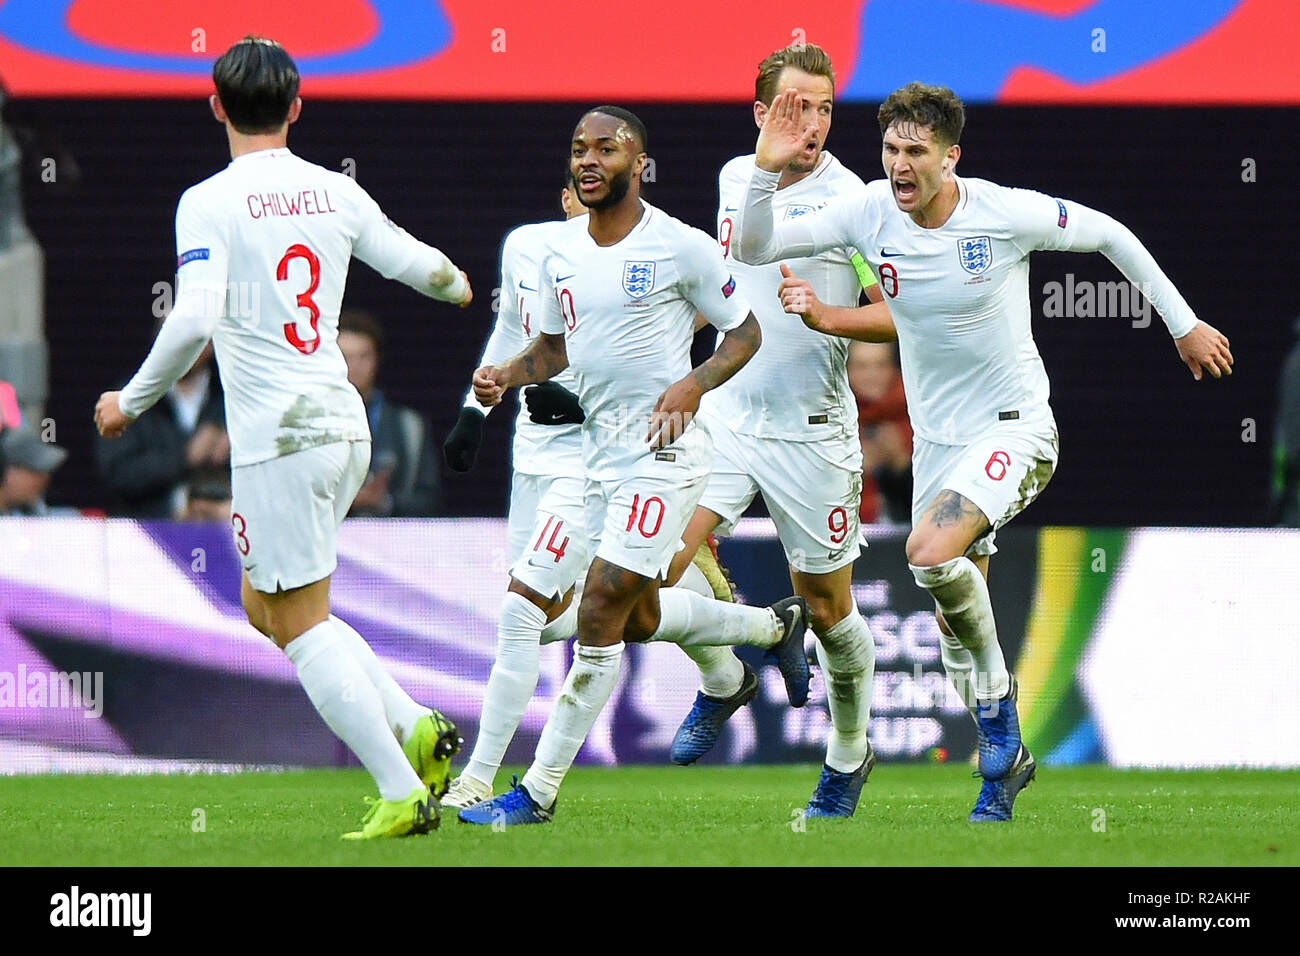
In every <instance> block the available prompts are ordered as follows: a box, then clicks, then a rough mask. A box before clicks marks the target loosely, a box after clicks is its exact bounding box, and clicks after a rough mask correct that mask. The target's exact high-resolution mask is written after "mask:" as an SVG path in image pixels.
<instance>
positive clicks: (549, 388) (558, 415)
mask: <svg viewBox="0 0 1300 956" xmlns="http://www.w3.org/2000/svg"><path fill="white" fill-rule="evenodd" d="M524 403H525V404H526V405H527V406H528V417H529V418H530V419H532V420H533V421H534V422H535V423H536V424H538V425H581V424H582V423H583V422H585V421H586V420H587V415H586V413H585V412H584V411H583V410H582V406H581V405H579V404H578V396H577V395H574V394H573V393H572V392H571V391H569V390H568V389H567V388H565V387H564V386H563V385H556V384H555V383H554V382H543V383H542V384H541V385H534V386H532V387H531V388H526V389H524Z"/></svg>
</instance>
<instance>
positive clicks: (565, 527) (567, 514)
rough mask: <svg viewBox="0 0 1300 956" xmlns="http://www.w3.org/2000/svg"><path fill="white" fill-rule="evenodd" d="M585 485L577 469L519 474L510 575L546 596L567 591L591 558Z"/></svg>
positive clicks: (512, 497) (512, 513) (512, 505)
mask: <svg viewBox="0 0 1300 956" xmlns="http://www.w3.org/2000/svg"><path fill="white" fill-rule="evenodd" d="M586 485H587V482H586V479H585V478H582V477H581V476H574V475H547V476H544V477H543V476H538V475H515V478H514V483H513V487H512V490H511V494H510V522H509V542H510V561H511V566H510V576H511V577H513V578H514V579H515V580H516V581H518V582H519V583H520V584H523V585H525V586H526V587H528V588H531V589H532V590H533V591H536V592H537V593H538V594H540V595H542V596H543V597H549V598H556V597H560V596H561V595H563V594H565V593H566V592H567V591H568V590H569V588H571V587H573V585H574V584H576V583H577V581H578V579H579V578H580V577H581V576H582V575H583V574H584V573H586V570H587V565H588V564H590V563H591V553H590V551H589V548H590V547H591V536H590V535H589V534H588V533H587V522H586Z"/></svg>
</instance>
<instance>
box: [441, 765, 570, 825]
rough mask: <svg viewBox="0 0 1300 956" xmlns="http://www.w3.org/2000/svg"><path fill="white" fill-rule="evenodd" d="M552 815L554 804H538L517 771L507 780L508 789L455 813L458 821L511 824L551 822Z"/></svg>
mask: <svg viewBox="0 0 1300 956" xmlns="http://www.w3.org/2000/svg"><path fill="white" fill-rule="evenodd" d="M554 816H555V804H554V803H552V804H551V805H550V806H549V807H543V806H541V805H540V804H539V803H538V802H537V801H536V800H534V799H533V795H532V794H531V793H529V792H528V788H527V787H525V786H524V785H523V784H522V783H520V782H519V777H518V775H516V776H515V777H514V778H513V779H512V780H511V781H510V789H509V790H507V791H506V792H505V793H503V794H500V795H499V796H495V797H493V798H492V799H491V800H484V801H483V802H482V803H476V804H474V806H472V807H466V808H465V809H464V810H462V811H460V813H458V814H457V815H456V817H457V819H458V820H460V822H461V823H474V824H477V825H479V826H488V827H490V826H492V825H493V824H496V825H498V826H504V827H513V826H520V825H522V824H525V823H550V822H551V818H552V817H554Z"/></svg>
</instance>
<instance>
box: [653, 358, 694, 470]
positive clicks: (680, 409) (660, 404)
mask: <svg viewBox="0 0 1300 956" xmlns="http://www.w3.org/2000/svg"><path fill="white" fill-rule="evenodd" d="M703 394H704V393H703V392H702V391H700V386H699V383H697V382H696V381H695V379H694V378H693V377H692V376H690V375H688V376H686V377H685V378H684V379H682V380H681V381H678V382H674V383H673V384H672V385H669V386H668V390H667V391H666V392H664V393H663V394H662V395H660V396H659V401H657V402H655V407H654V411H653V412H652V413H651V415H650V430H649V431H648V432H647V433H646V436H645V440H646V441H647V442H649V443H650V447H651V448H653V449H654V450H656V451H658V450H659V449H661V448H665V447H667V446H668V445H671V444H672V443H673V442H675V441H677V439H679V438H681V437H682V435H683V434H684V433H685V432H686V426H687V425H689V424H690V423H691V419H692V418H694V417H695V413H696V412H698V411H699V410H700V397H701V396H702V395H703Z"/></svg>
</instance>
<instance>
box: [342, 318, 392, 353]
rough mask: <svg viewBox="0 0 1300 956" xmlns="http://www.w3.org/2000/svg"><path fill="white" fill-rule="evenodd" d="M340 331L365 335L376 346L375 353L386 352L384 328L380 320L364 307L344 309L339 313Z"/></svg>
mask: <svg viewBox="0 0 1300 956" xmlns="http://www.w3.org/2000/svg"><path fill="white" fill-rule="evenodd" d="M339 332H340V333H343V332H352V333H353V334H355V335H364V336H365V337H366V338H368V339H369V340H370V341H371V342H372V343H373V344H374V346H375V355H376V356H379V355H383V354H384V329H383V326H381V325H380V324H379V321H378V320H377V319H376V318H375V317H374V316H373V315H371V314H370V313H369V312H367V311H365V310H364V309H344V310H343V311H342V312H340V313H339Z"/></svg>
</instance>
